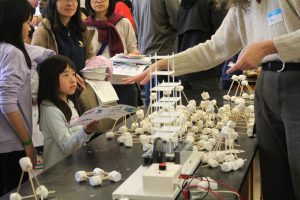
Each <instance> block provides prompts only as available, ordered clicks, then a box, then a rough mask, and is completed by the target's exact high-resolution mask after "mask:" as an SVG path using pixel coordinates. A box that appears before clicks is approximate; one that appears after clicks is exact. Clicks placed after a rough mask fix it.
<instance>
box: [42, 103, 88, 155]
mask: <svg viewBox="0 0 300 200" xmlns="http://www.w3.org/2000/svg"><path fill="white" fill-rule="evenodd" d="M45 111H46V112H45V113H43V115H44V117H43V118H42V120H41V122H40V123H41V127H42V132H43V133H44V132H45V134H47V135H48V136H49V137H52V138H53V139H54V140H55V142H56V143H57V144H58V146H59V147H60V149H61V151H62V152H63V153H65V154H71V153H73V152H74V151H76V150H78V149H79V148H80V147H82V145H84V143H85V142H87V141H88V140H89V139H90V138H91V136H92V134H91V135H87V134H86V133H85V132H84V130H83V128H82V127H80V128H78V127H77V128H76V131H74V130H75V129H74V127H73V128H69V127H68V126H67V123H66V119H65V117H64V115H63V113H62V112H61V111H60V110H59V109H58V108H56V107H54V106H49V107H48V108H47V109H45Z"/></svg>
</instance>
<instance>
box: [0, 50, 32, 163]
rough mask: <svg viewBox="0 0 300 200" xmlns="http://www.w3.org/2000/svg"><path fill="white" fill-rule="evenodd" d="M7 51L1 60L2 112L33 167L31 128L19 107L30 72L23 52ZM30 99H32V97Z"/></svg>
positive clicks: (0, 88) (0, 89)
mask: <svg viewBox="0 0 300 200" xmlns="http://www.w3.org/2000/svg"><path fill="white" fill-rule="evenodd" d="M7 48H9V47H7ZM7 51H8V53H7V55H5V54H4V53H3V58H4V59H2V60H1V65H2V66H1V76H0V82H1V84H0V93H1V95H0V110H1V112H2V113H3V114H4V115H5V116H6V119H7V121H8V123H9V124H10V126H11V128H12V129H13V130H14V132H15V133H16V134H17V136H18V137H19V138H20V142H21V143H22V144H23V146H24V150H25V152H26V155H27V156H28V157H29V158H30V159H31V162H32V163H33V165H35V164H36V153H35V149H34V147H33V145H32V141H31V136H30V133H29V132H28V131H29V130H28V128H30V127H26V125H25V122H24V121H23V118H22V116H21V113H20V110H19V105H18V103H19V102H18V101H19V99H18V98H19V96H20V93H21V90H22V88H23V86H24V84H25V80H26V79H27V78H28V75H29V73H30V71H29V69H27V65H26V62H25V58H24V55H23V54H22V52H21V51H19V50H16V49H15V47H13V48H11V49H7ZM28 92H29V91H28ZM28 98H30V95H29V96H28ZM28 100H29V99H28ZM29 126H30V125H29Z"/></svg>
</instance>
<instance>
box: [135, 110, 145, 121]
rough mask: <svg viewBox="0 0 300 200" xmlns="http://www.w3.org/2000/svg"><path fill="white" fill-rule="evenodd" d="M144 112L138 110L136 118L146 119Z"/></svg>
mask: <svg viewBox="0 0 300 200" xmlns="http://www.w3.org/2000/svg"><path fill="white" fill-rule="evenodd" d="M144 116H145V115H144V111H143V110H142V109H138V110H137V111H136V117H137V118H138V119H143V118H144Z"/></svg>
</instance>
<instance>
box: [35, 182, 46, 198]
mask: <svg viewBox="0 0 300 200" xmlns="http://www.w3.org/2000/svg"><path fill="white" fill-rule="evenodd" d="M35 193H36V194H37V195H38V196H43V199H45V198H47V197H48V194H49V191H48V189H47V188H46V187H45V186H44V185H40V186H39V187H37V188H36V190H35Z"/></svg>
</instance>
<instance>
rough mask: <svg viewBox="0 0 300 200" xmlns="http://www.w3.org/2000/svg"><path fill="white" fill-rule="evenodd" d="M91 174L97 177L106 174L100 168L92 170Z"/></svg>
mask: <svg viewBox="0 0 300 200" xmlns="http://www.w3.org/2000/svg"><path fill="white" fill-rule="evenodd" d="M93 173H94V174H95V175H98V176H101V177H102V176H105V174H106V172H105V171H104V170H103V169H101V168H95V169H94V170H93Z"/></svg>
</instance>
